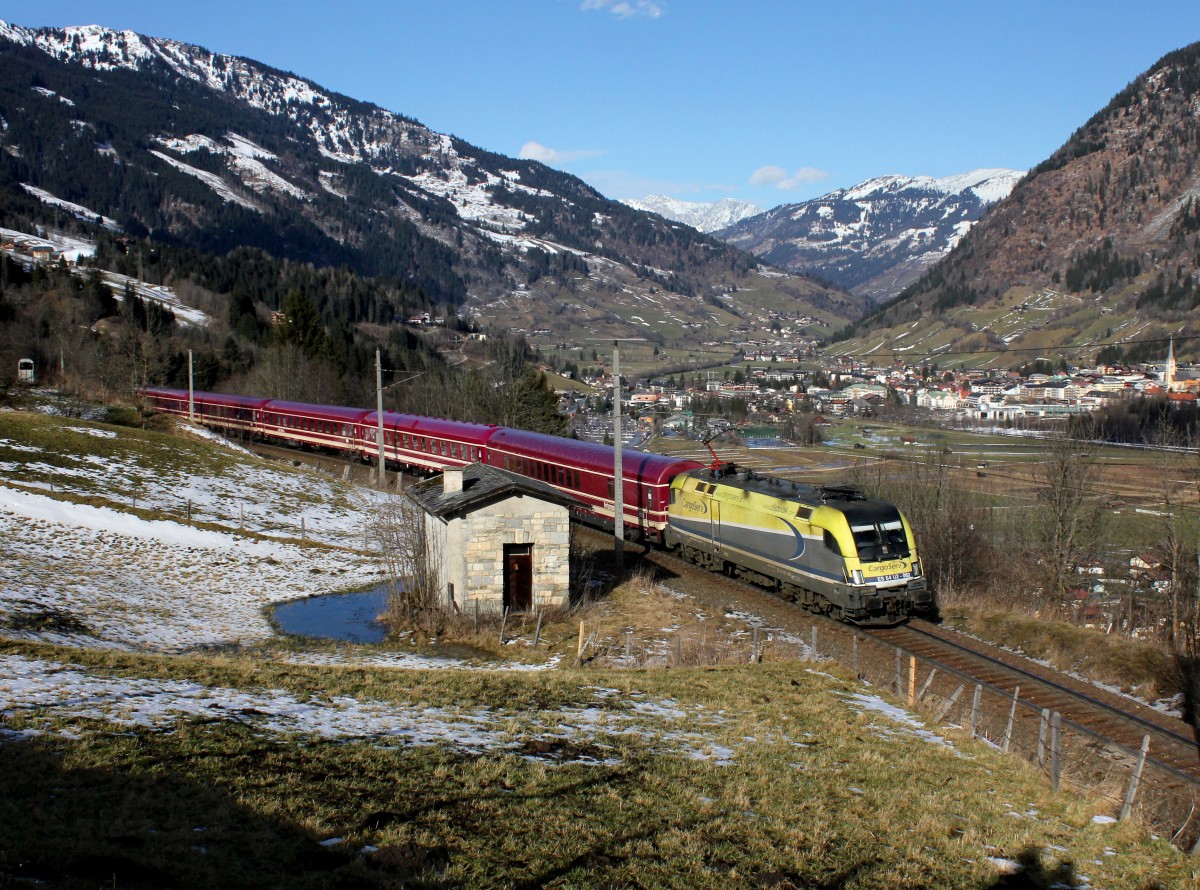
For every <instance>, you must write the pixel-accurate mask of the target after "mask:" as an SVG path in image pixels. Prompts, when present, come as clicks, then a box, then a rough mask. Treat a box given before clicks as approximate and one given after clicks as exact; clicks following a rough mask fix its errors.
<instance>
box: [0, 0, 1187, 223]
mask: <svg viewBox="0 0 1200 890" xmlns="http://www.w3.org/2000/svg"><path fill="white" fill-rule="evenodd" d="M0 18H3V19H5V20H6V21H9V22H12V23H14V24H18V25H25V26H29V27H38V26H43V25H51V26H65V25H86V24H99V25H105V26H108V27H113V28H129V29H132V30H134V31H138V32H141V33H143V34H147V35H150V36H154V37H168V38H172V39H176V40H182V41H186V42H188V43H195V44H199V45H201V46H204V47H207V48H208V49H211V50H214V51H217V52H222V53H228V54H231V55H239V56H247V57H249V58H252V59H256V60H258V61H261V62H265V63H268V64H270V65H273V66H275V67H277V68H282V69H284V70H288V71H292V72H294V73H296V74H299V75H301V76H303V77H306V78H308V79H310V80H313V81H315V82H316V83H318V84H320V85H321V86H323V87H325V88H327V89H330V90H334V91H337V92H341V93H345V94H347V95H349V96H352V97H354V98H356V99H362V100H365V101H369V102H374V103H376V104H378V105H381V106H383V107H384V108H388V109H390V110H392V111H397V112H400V113H402V114H405V115H408V116H410V117H414V118H416V119H417V120H419V121H421V122H422V123H424V124H426V125H427V126H429V127H431V128H433V129H435V130H437V131H439V132H444V133H453V134H454V135H456V136H459V137H461V138H463V139H466V140H467V141H468V142H471V143H473V144H475V145H478V146H481V147H483V148H486V149H488V150H491V151H495V152H499V153H501V154H506V155H512V156H525V157H536V158H537V159H539V160H543V161H545V162H546V163H548V164H550V165H551V166H553V167H556V168H557V169H560V170H565V171H567V172H569V173H573V174H575V175H577V176H580V177H581V178H583V179H584V180H586V181H587V182H589V183H590V184H592V185H593V186H595V187H596V188H598V189H599V190H600V191H601V192H603V193H604V194H605V195H607V196H609V197H612V198H628V197H637V198H640V197H643V196H645V195H647V194H668V195H671V196H673V197H677V198H680V199H683V200H690V201H711V200H717V199H719V198H723V197H733V198H740V199H743V200H748V201H753V202H754V203H756V204H758V205H759V206H761V207H764V208H766V207H772V206H775V205H777V204H782V203H788V202H792V201H800V200H804V199H806V198H812V197H816V196H818V195H821V194H825V193H826V192H829V191H832V190H834V189H837V188H842V187H845V186H850V185H853V184H855V183H857V182H861V181H862V180H864V179H869V178H871V177H873V176H880V175H883V174H887V173H902V174H908V175H917V174H925V175H930V176H949V175H952V174H956V173H963V172H966V171H968V170H972V169H975V168H978V167H1009V168H1014V169H1026V168H1028V167H1030V166H1032V165H1034V164H1036V163H1038V162H1039V161H1041V160H1043V159H1044V158H1045V157H1046V156H1048V155H1049V154H1050V153H1051V152H1052V151H1053V150H1054V149H1055V148H1057V147H1058V146H1059V145H1061V144H1062V143H1063V142H1064V141H1065V140H1066V139H1067V137H1068V136H1070V134H1071V132H1072V131H1073V130H1074V129H1075V128H1076V127H1078V126H1079V125H1081V124H1082V123H1083V122H1084V121H1085V120H1087V118H1088V117H1090V116H1091V115H1092V114H1093V113H1094V112H1096V111H1098V110H1099V109H1100V108H1101V107H1103V105H1104V104H1105V103H1106V102H1107V101H1108V100H1109V99H1110V98H1111V97H1112V96H1113V95H1114V94H1115V93H1117V92H1118V91H1119V90H1120V89H1121V88H1122V87H1124V86H1125V84H1127V83H1128V82H1129V81H1130V80H1132V79H1133V78H1134V77H1135V76H1137V75H1138V74H1139V73H1141V72H1142V71H1144V70H1145V69H1146V68H1149V67H1150V66H1151V65H1152V64H1153V63H1154V62H1155V61H1157V60H1158V59H1159V58H1160V57H1161V56H1163V55H1164V54H1166V53H1167V52H1170V51H1171V50H1173V49H1178V48H1179V47H1181V46H1185V45H1187V44H1188V43H1191V42H1194V41H1197V40H1200V3H1197V2H1195V0H1171V2H1162V0H1142V2H1138V3H1130V2H1108V0H1091V2H1075V0H1062V2H1056V0H1034V2H1024V0H1020V2H1015V0H1014V2H992V3H979V2H971V0H967V2H963V0H957V2H919V0H918V2H907V3H906V2H900V0H892V2H884V0H859V2H844V3H830V2H823V3H813V2H807V0H774V2H768V0H737V2H724V0H425V2H420V3H417V2H409V0H392V2H358V3H348V4H334V3H330V2H325V3H320V4H318V3H311V2H305V0H293V2H288V3H283V2H276V0H242V2H228V0H207V2H205V3H191V2H170V0H122V2H108V0H86V2H84V0H77V2H65V0H64V2H60V0H40V2H38V3H36V4H31V3H21V4H14V3H9V2H3V0H0Z"/></svg>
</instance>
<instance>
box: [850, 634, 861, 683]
mask: <svg viewBox="0 0 1200 890" xmlns="http://www.w3.org/2000/svg"><path fill="white" fill-rule="evenodd" d="M850 664H851V666H852V667H853V668H854V676H856V677H861V676H862V673H861V672H860V671H859V669H858V634H852V635H851V640H850Z"/></svg>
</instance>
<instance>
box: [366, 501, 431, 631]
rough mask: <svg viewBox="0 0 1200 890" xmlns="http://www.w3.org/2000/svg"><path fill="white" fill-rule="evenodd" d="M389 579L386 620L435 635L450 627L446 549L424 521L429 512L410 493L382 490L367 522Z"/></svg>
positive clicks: (371, 538)
mask: <svg viewBox="0 0 1200 890" xmlns="http://www.w3.org/2000/svg"><path fill="white" fill-rule="evenodd" d="M367 537H368V539H369V540H370V541H371V542H372V544H373V545H374V546H375V548H376V549H377V552H378V555H379V559H380V562H381V563H382V565H383V569H384V573H385V576H386V578H387V584H388V593H389V595H388V616H387V617H388V623H389V624H390V625H391V627H392V628H393V630H398V629H401V628H406V629H412V630H417V631H420V632H421V633H423V634H426V635H428V636H432V637H437V636H439V635H440V634H442V633H443V632H444V631H445V629H446V624H447V619H448V617H449V616H448V604H447V602H446V599H445V594H444V592H443V590H442V572H441V567H442V554H441V550H440V547H439V546H438V544H437V541H436V539H435V538H434V537H433V536H432V535H430V534H429V530H428V529H427V527H426V515H425V512H424V511H423V510H422V509H421V508H420V507H419V506H417V505H416V504H415V503H413V502H412V501H411V500H409V499H408V498H406V497H396V496H390V495H383V496H381V499H380V501H379V503H378V506H377V507H376V509H375V512H374V514H373V516H372V518H371V520H370V522H369V524H368V527H367Z"/></svg>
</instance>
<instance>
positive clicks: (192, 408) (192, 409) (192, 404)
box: [188, 349, 196, 423]
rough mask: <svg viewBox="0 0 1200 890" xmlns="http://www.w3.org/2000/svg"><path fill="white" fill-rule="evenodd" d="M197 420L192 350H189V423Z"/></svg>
mask: <svg viewBox="0 0 1200 890" xmlns="http://www.w3.org/2000/svg"><path fill="white" fill-rule="evenodd" d="M195 422H196V391H195V385H194V383H193V379H192V351H191V350H190V349H189V350H188V423H195Z"/></svg>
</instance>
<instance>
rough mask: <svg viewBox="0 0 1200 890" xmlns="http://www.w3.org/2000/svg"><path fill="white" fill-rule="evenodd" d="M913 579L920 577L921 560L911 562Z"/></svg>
mask: <svg viewBox="0 0 1200 890" xmlns="http://www.w3.org/2000/svg"><path fill="white" fill-rule="evenodd" d="M913 577H914V578H920V577H921V560H919V559H914V560H913Z"/></svg>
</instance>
